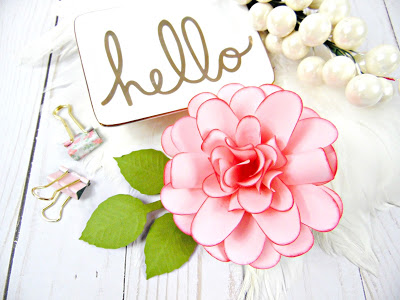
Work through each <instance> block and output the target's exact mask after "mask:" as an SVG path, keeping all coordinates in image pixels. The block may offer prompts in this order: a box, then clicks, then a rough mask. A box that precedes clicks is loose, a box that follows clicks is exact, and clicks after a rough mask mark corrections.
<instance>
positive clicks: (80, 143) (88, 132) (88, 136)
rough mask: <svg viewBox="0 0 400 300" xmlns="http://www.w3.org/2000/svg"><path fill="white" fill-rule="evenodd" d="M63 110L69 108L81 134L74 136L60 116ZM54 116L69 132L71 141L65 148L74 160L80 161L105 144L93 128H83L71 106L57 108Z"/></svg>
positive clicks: (70, 114)
mask: <svg viewBox="0 0 400 300" xmlns="http://www.w3.org/2000/svg"><path fill="white" fill-rule="evenodd" d="M63 108H68V114H69V116H70V117H71V119H72V121H74V122H75V124H76V125H77V126H78V127H79V129H80V130H81V131H82V132H81V133H78V134H77V135H75V136H74V135H73V133H72V131H71V129H70V128H69V126H68V124H67V122H66V121H65V120H64V119H63V118H61V117H60V116H59V115H58V112H59V111H60V110H62V109H63ZM53 116H54V117H55V118H56V119H58V120H60V121H61V123H62V124H63V125H64V127H65V129H66V130H67V133H68V135H69V137H70V139H69V141H67V142H65V143H64V146H65V147H66V148H67V149H68V154H69V156H71V157H72V158H73V159H74V160H80V159H81V158H83V157H85V156H86V155H88V154H89V153H90V152H92V151H93V150H94V149H96V148H97V147H98V146H100V145H101V144H102V143H103V139H102V138H101V137H100V136H99V135H98V134H97V132H96V131H95V130H94V129H93V128H92V127H89V128H87V129H84V128H83V126H82V125H81V124H80V123H79V122H78V120H77V119H76V118H75V117H74V116H73V114H72V108H71V105H69V104H66V105H60V106H58V107H56V109H55V110H54V111H53Z"/></svg>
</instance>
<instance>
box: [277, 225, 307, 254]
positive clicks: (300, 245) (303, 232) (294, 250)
mask: <svg viewBox="0 0 400 300" xmlns="http://www.w3.org/2000/svg"><path fill="white" fill-rule="evenodd" d="M313 245H314V236H313V234H312V232H311V230H310V228H308V227H307V226H306V225H304V224H301V226H300V234H299V236H298V237H297V239H296V240H295V241H294V242H293V243H291V244H289V245H286V246H281V245H275V244H273V247H274V248H275V250H276V251H278V252H279V253H280V254H282V255H284V256H287V257H295V256H299V255H302V254H304V253H306V252H308V251H309V250H310V249H311V248H312V246H313Z"/></svg>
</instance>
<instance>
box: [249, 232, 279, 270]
mask: <svg viewBox="0 0 400 300" xmlns="http://www.w3.org/2000/svg"><path fill="white" fill-rule="evenodd" d="M280 259H281V255H280V254H279V253H278V252H277V251H276V250H275V249H274V247H273V246H272V243H271V241H270V240H269V239H266V240H265V244H264V248H263V250H262V252H261V255H260V256H259V257H258V258H257V260H256V261H254V262H253V263H251V264H250V266H252V267H253V268H256V269H269V268H272V267H274V266H275V265H276V264H277V263H278V262H279V261H280Z"/></svg>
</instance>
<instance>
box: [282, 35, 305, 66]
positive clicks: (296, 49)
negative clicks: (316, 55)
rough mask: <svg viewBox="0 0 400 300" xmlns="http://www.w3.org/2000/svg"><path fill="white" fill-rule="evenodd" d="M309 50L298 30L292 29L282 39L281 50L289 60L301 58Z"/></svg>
mask: <svg viewBox="0 0 400 300" xmlns="http://www.w3.org/2000/svg"><path fill="white" fill-rule="evenodd" d="M309 50H310V48H309V47H307V46H306V45H304V44H303V41H302V40H301V36H300V33H299V32H298V31H294V32H293V33H291V34H290V35H289V36H287V37H285V38H284V39H283V41H282V52H283V54H284V55H285V56H286V57H287V58H289V59H291V60H298V59H302V58H303V57H304V56H306V55H307V53H308V51H309Z"/></svg>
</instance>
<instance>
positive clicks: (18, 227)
mask: <svg viewBox="0 0 400 300" xmlns="http://www.w3.org/2000/svg"><path fill="white" fill-rule="evenodd" d="M57 23H58V16H56V21H55V26H57ZM52 56H53V55H52V53H50V55H49V59H48V63H47V70H46V76H45V78H44V84H43V93H42V98H41V101H40V109H39V114H38V119H37V122H36V128H35V136H34V137H33V143H32V149H31V153H30V157H29V165H28V169H27V172H26V177H25V184H24V188H23V193H22V197H21V201H20V202H21V204H20V209H19V212H18V217H17V223H16V228H15V233H14V239H13V246H12V249H11V253H10V261H9V264H8V270H7V278H6V282H5V284H4V290H3V300H6V299H7V295H8V288H9V285H10V278H11V272H12V265H13V261H14V255H15V250H16V248H17V244H18V239H19V233H20V230H21V224H22V217H23V215H24V208H25V202H26V196H27V193H28V186H29V181H30V175H31V170H32V163H33V158H34V156H35V149H36V140H37V137H38V133H39V127H40V120H41V116H42V107H43V103H44V99H45V97H46V92H45V90H46V88H47V83H48V80H49V74H50V67H51V60H52Z"/></svg>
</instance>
